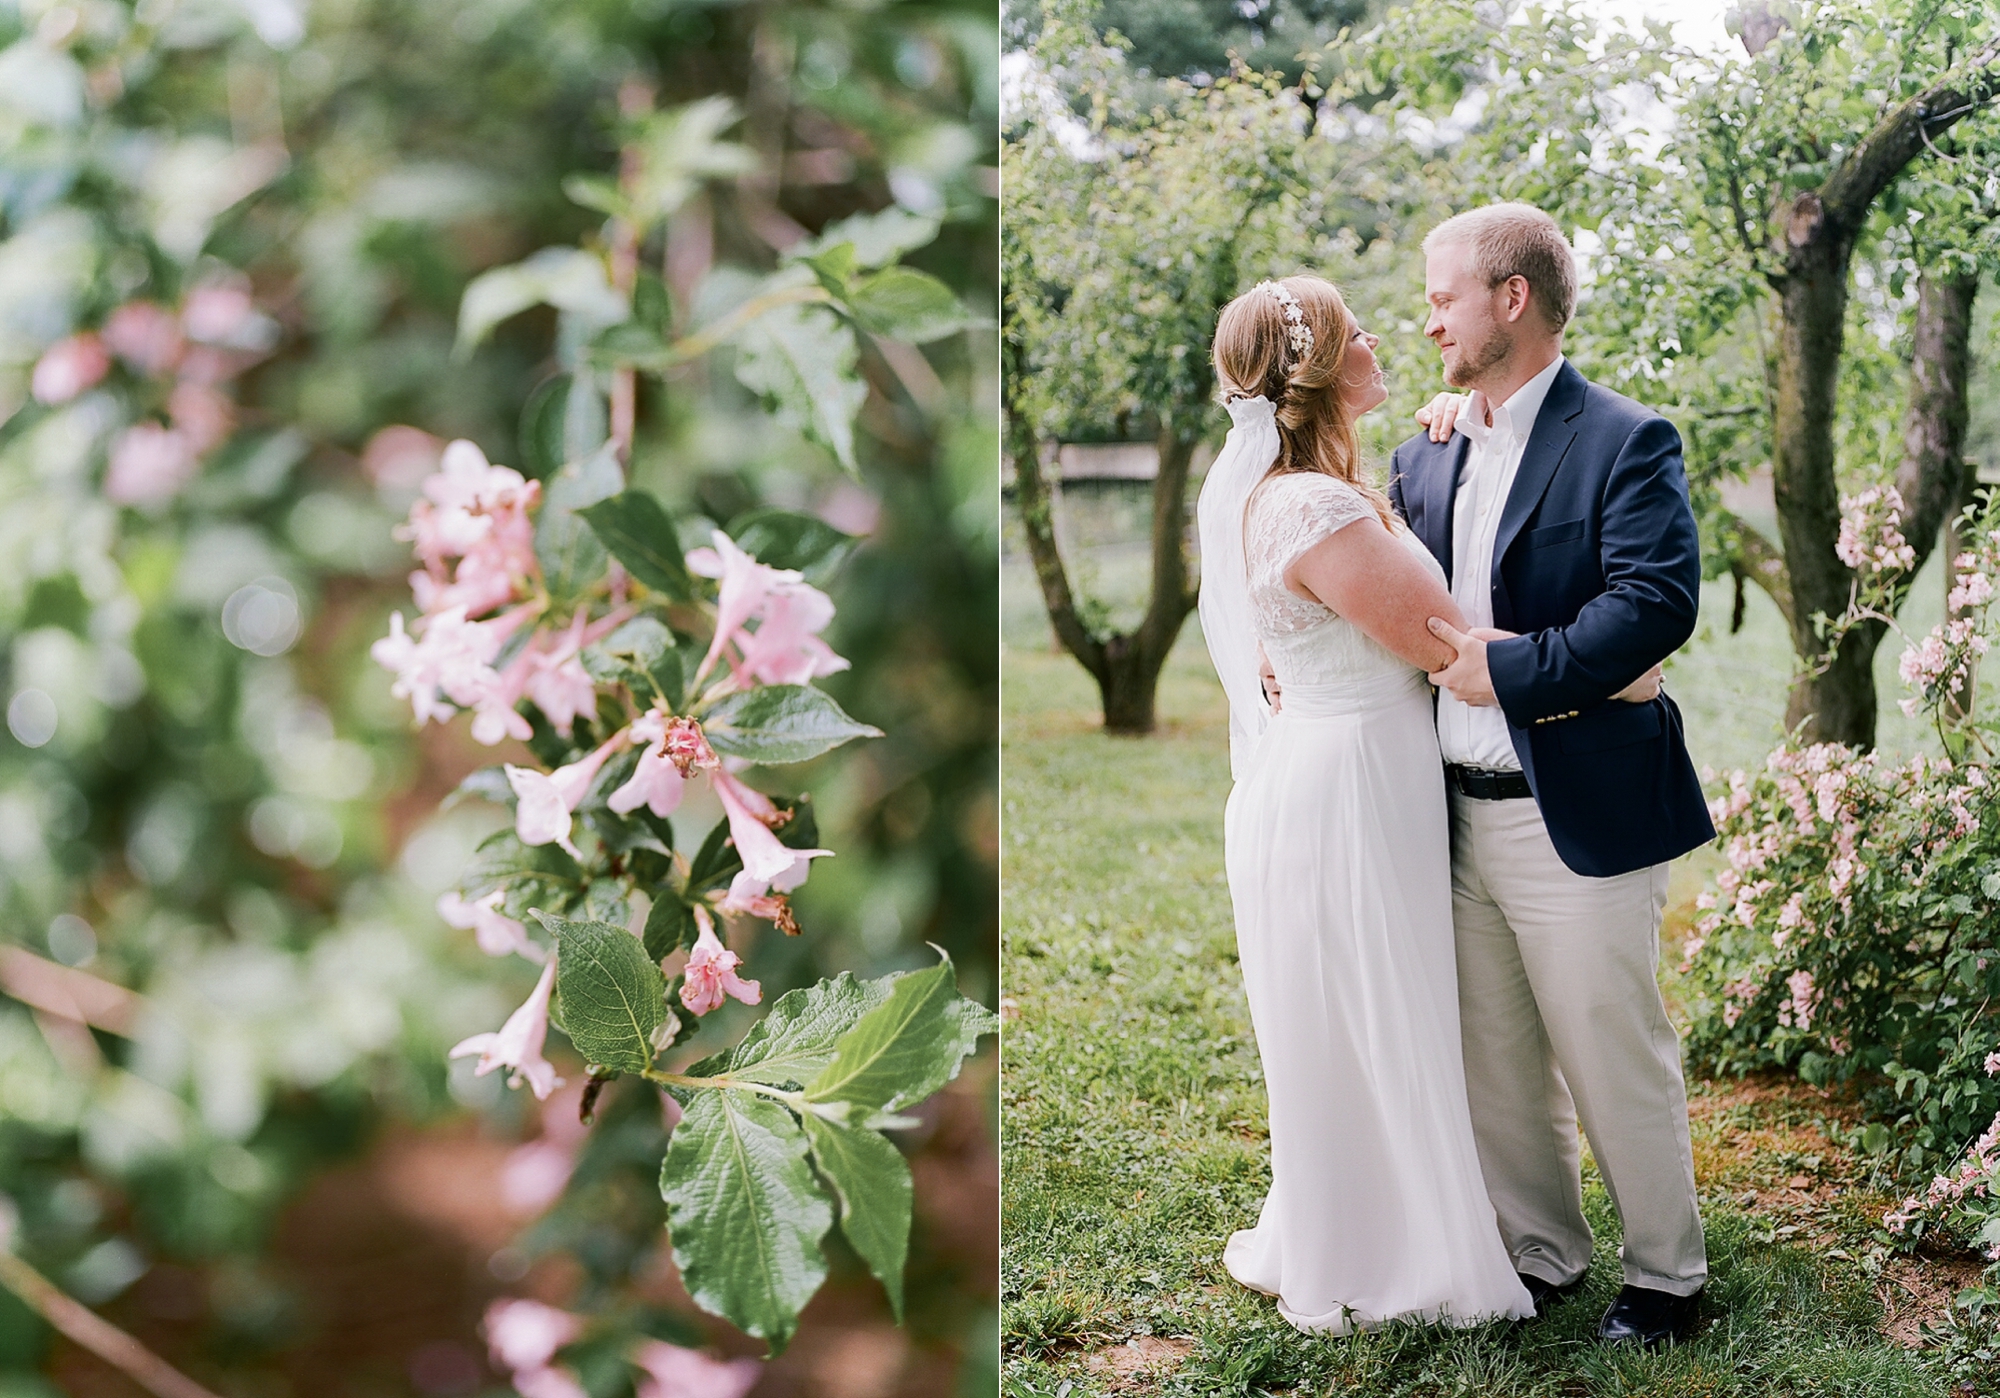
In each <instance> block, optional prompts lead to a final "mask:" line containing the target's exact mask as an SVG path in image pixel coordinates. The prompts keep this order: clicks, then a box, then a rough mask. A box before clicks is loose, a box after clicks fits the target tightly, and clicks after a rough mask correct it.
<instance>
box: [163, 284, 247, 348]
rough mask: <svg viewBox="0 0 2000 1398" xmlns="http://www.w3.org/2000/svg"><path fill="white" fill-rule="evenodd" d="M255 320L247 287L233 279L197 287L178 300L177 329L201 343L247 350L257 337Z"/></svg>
mask: <svg viewBox="0 0 2000 1398" xmlns="http://www.w3.org/2000/svg"><path fill="white" fill-rule="evenodd" d="M259 320H260V317H259V316H258V314H257V305H256V302H254V301H252V300H251V298H250V288H249V287H247V286H245V285H243V284H242V283H241V282H237V281H229V282H210V283H208V284H206V285H204V286H198V287H196V288H195V289H194V290H192V291H190V292H189V293H188V294H187V299H185V300H184V301H182V302H181V328H182V329H183V330H185V331H187V335H188V338H189V339H190V340H196V341H199V342H200V343H202V344H207V345H224V346H227V347H229V348H231V349H248V348H250V347H251V346H252V344H254V343H255V341H256V340H257V339H258V338H259V336H258V330H259V329H260V326H259V324H258V322H259Z"/></svg>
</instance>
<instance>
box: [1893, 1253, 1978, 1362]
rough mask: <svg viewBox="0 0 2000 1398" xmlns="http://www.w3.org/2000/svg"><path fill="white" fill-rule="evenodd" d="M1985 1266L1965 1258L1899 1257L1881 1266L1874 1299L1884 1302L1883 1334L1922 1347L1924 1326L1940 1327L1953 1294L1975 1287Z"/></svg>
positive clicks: (1905, 1346) (1912, 1346) (1907, 1344)
mask: <svg viewBox="0 0 2000 1398" xmlns="http://www.w3.org/2000/svg"><path fill="white" fill-rule="evenodd" d="M1984 1270H1985V1269H1984V1266H1983V1265H1982V1264H1981V1263H1980V1262H1978V1261H1977V1260H1976V1259H1973V1258H1966V1257H1923V1256H1918V1257H1897V1258H1892V1259H1891V1260H1890V1262H1889V1263H1888V1265H1887V1266H1885V1267H1883V1269H1882V1276H1881V1279H1880V1280H1879V1281H1877V1282H1876V1284H1875V1298H1876V1299H1877V1300H1878V1301H1880V1302H1881V1303H1882V1315H1883V1321H1882V1333H1883V1334H1885V1335H1887V1336H1888V1337H1889V1338H1890V1339H1891V1340H1892V1341H1894V1342H1895V1343H1896V1344H1899V1345H1902V1346H1903V1347H1904V1348H1905V1349H1917V1348H1920V1347H1921V1346H1923V1345H1924V1344H1925V1343H1926V1341H1925V1338H1924V1333H1923V1332H1924V1326H1925V1325H1930V1326H1933V1327H1938V1326H1941V1325H1942V1324H1943V1323H1944V1321H1945V1317H1946V1314H1947V1313H1948V1312H1949V1311H1950V1309H1951V1300H1952V1297H1954V1296H1956V1295H1958V1293H1959V1292H1960V1291H1962V1290H1964V1289H1965V1288H1966V1287H1968V1286H1975V1285H1977V1284H1978V1282H1979V1276H1980V1273H1981V1272H1982V1271H1984Z"/></svg>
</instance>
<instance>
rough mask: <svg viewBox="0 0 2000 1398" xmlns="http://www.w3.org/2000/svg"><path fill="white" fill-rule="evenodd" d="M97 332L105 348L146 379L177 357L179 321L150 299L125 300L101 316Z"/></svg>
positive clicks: (164, 368) (178, 355)
mask: <svg viewBox="0 0 2000 1398" xmlns="http://www.w3.org/2000/svg"><path fill="white" fill-rule="evenodd" d="M101 333H102V335H103V337H104V345H105V348H107V349H109V350H110V351H111V352H112V353H113V354H115V355H117V356H118V357H119V358H120V359H122V360H124V361H125V362H126V363H127V364H129V365H131V366H132V369H133V370H134V372H136V373H139V374H143V375H145V376H147V377H148V378H150V377H152V376H153V375H155V374H163V373H165V372H166V371H167V370H169V369H171V368H173V367H174V364H175V362H176V361H177V360H179V358H180V357H181V323H180V321H179V320H178V319H177V318H176V317H175V316H174V313H173V312H172V311H169V310H167V309H166V308H165V307H163V306H158V305H155V304H154V303H153V302H151V301H127V302H126V303H125V304H124V305H122V306H120V307H119V308H118V309H117V310H115V311H113V312H112V313H111V314H110V316H108V317H107V318H106V319H105V322H104V329H103V331H102V332H101Z"/></svg>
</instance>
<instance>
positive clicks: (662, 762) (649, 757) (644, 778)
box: [604, 706, 699, 816]
mask: <svg viewBox="0 0 2000 1398" xmlns="http://www.w3.org/2000/svg"><path fill="white" fill-rule="evenodd" d="M669 720H670V715H668V714H667V713H665V712H664V711H663V710H661V709H660V708H659V707H658V706H655V707H653V708H650V709H648V710H646V712H645V713H643V714H641V715H639V717H637V718H636V719H634V720H632V728H631V733H632V741H634V742H636V743H643V744H645V746H644V747H642V748H641V749H640V751H639V765H638V766H637V767H635V768H634V769H633V770H632V776H631V779H630V780H629V781H627V782H626V783H625V784H624V785H623V786H621V787H619V788H618V789H617V790H616V791H614V792H612V793H611V796H610V798H609V799H608V800H606V802H605V803H604V804H605V805H607V806H609V807H611V809H612V810H614V811H616V812H618V814H620V815H629V814H630V813H631V812H633V811H635V810H637V809H638V808H639V807H640V806H644V807H645V808H646V809H647V810H649V811H651V812H652V813H653V814H654V815H656V816H668V815H672V814H673V812H674V811H675V810H676V809H677V808H678V807H679V806H680V804H681V792H682V790H683V789H684V788H685V786H686V778H684V777H683V776H682V775H681V770H680V768H679V767H678V766H677V765H675V763H674V761H673V759H672V758H670V757H669V756H668V755H667V733H668V723H669ZM698 731H699V730H697V732H698Z"/></svg>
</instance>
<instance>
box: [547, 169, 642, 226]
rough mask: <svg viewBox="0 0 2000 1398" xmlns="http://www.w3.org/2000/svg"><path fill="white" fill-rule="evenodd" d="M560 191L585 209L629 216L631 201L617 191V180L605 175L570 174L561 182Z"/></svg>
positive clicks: (612, 215) (623, 216)
mask: <svg viewBox="0 0 2000 1398" xmlns="http://www.w3.org/2000/svg"><path fill="white" fill-rule="evenodd" d="M562 191H563V193H564V194H566V195H568V196H569V200H570V202H571V203H573V204H581V205H583V207H584V208H586V209H595V210H597V211H598V212H599V213H601V214H609V215H611V217H613V218H630V217H631V216H632V204H631V201H630V200H628V199H626V198H625V196H624V195H623V194H621V193H619V190H618V181H616V180H614V179H611V178H609V177H608V176H605V175H571V176H570V177H569V178H568V179H566V180H564V181H563V183H562Z"/></svg>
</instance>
